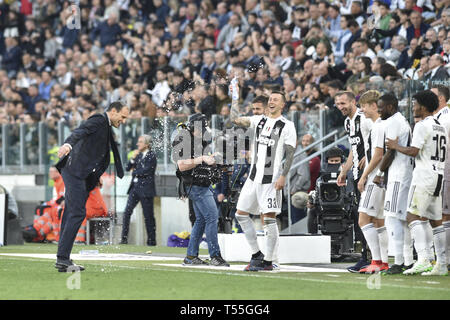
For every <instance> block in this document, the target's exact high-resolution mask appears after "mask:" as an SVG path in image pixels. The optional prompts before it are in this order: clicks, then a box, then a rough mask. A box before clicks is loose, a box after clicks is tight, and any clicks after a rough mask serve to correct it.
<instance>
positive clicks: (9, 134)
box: [3, 123, 21, 166]
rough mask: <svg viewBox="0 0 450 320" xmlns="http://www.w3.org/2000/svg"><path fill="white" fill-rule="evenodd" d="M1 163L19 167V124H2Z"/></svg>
mask: <svg viewBox="0 0 450 320" xmlns="http://www.w3.org/2000/svg"><path fill="white" fill-rule="evenodd" d="M3 131H4V135H3V137H4V141H3V143H4V144H5V148H4V149H3V151H4V152H3V161H4V162H5V165H6V166H19V165H20V145H21V143H20V124H18V123H15V124H4V125H3Z"/></svg>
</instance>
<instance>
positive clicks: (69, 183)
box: [55, 101, 130, 272]
mask: <svg viewBox="0 0 450 320" xmlns="http://www.w3.org/2000/svg"><path fill="white" fill-rule="evenodd" d="M129 113H130V110H129V107H128V106H126V105H124V104H123V103H122V102H120V101H117V102H113V103H111V105H110V106H109V107H108V108H107V110H106V112H105V113H103V114H95V115H93V116H91V117H90V118H89V119H87V120H86V121H85V122H84V123H82V124H81V125H80V126H79V127H78V128H77V129H75V130H74V131H73V132H72V134H71V135H70V136H69V137H68V138H67V139H66V141H65V142H64V144H63V145H62V146H61V147H60V148H59V150H58V157H59V158H61V159H60V161H59V162H58V163H57V164H56V168H57V169H58V170H59V172H60V173H61V175H62V177H63V180H64V185H65V188H66V190H65V195H64V197H65V210H64V215H63V218H62V221H61V231H60V240H59V242H58V252H57V255H56V258H57V259H56V264H55V267H56V268H57V269H58V271H59V272H66V271H76V270H80V271H82V270H84V267H82V266H77V265H75V264H74V263H73V261H72V260H71V259H70V253H71V251H72V247H73V243H74V240H75V237H76V234H77V231H78V229H79V228H80V226H81V223H82V222H83V220H84V218H85V217H86V200H87V198H88V196H89V192H90V191H91V190H92V189H94V187H95V186H96V185H97V183H98V181H99V179H100V177H101V176H102V174H103V173H104V172H105V171H106V169H107V168H108V165H109V163H110V148H111V150H112V152H113V154H114V163H115V165H116V172H117V176H118V177H119V178H122V177H123V168H122V163H121V160H120V155H119V151H118V149H117V145H116V142H115V141H114V137H113V132H112V128H111V126H114V127H115V128H118V127H119V126H120V125H121V124H122V123H125V121H126V119H127V118H128V115H129Z"/></svg>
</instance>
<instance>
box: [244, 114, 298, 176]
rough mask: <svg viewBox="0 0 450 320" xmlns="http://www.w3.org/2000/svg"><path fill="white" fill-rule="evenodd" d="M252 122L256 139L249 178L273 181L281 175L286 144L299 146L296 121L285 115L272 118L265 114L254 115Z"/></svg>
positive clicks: (251, 118)
mask: <svg viewBox="0 0 450 320" xmlns="http://www.w3.org/2000/svg"><path fill="white" fill-rule="evenodd" d="M250 122H251V126H250V128H251V129H253V130H254V139H255V140H254V143H253V152H252V163H251V168H250V175H249V178H250V179H251V180H252V181H254V182H257V183H263V184H266V183H273V182H275V181H276V180H277V179H278V178H279V177H280V175H281V171H282V167H281V162H282V160H283V156H284V145H285V144H287V145H290V146H292V147H294V148H295V147H296V146H297V131H296V130H295V126H294V123H293V122H292V121H290V120H287V119H286V118H285V117H283V116H280V117H278V118H276V119H272V118H269V117H266V116H265V115H258V116H252V117H250Z"/></svg>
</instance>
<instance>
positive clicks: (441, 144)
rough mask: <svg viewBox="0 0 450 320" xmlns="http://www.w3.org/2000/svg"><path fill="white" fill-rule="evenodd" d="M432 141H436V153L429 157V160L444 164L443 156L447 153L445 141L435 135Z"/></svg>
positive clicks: (443, 138) (440, 136)
mask: <svg viewBox="0 0 450 320" xmlns="http://www.w3.org/2000/svg"><path fill="white" fill-rule="evenodd" d="M433 141H436V153H435V155H434V156H431V160H434V161H440V162H444V161H445V154H446V152H447V150H446V145H447V139H446V138H445V136H442V135H439V134H437V135H435V136H434V137H433Z"/></svg>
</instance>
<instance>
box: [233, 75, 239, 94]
mask: <svg viewBox="0 0 450 320" xmlns="http://www.w3.org/2000/svg"><path fill="white" fill-rule="evenodd" d="M231 88H232V89H233V92H232V96H231V97H232V99H233V100H239V93H238V81H237V77H234V78H233V79H231Z"/></svg>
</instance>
